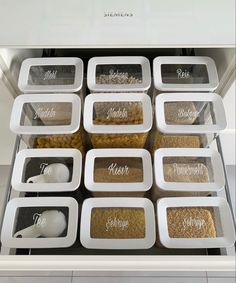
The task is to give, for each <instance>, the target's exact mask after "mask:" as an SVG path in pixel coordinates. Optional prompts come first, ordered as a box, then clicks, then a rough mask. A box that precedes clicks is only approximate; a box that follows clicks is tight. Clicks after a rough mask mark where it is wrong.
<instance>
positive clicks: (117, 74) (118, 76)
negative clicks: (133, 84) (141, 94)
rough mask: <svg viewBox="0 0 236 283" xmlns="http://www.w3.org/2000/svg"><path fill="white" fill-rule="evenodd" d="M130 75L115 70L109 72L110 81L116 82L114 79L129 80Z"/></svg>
mask: <svg viewBox="0 0 236 283" xmlns="http://www.w3.org/2000/svg"><path fill="white" fill-rule="evenodd" d="M128 78H129V74H128V72H119V71H118V70H117V71H115V70H113V69H110V70H109V79H110V80H114V79H128Z"/></svg>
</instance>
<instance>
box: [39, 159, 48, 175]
mask: <svg viewBox="0 0 236 283" xmlns="http://www.w3.org/2000/svg"><path fill="white" fill-rule="evenodd" d="M47 166H48V163H44V162H43V163H41V164H40V165H39V168H40V169H41V170H40V174H43V172H44V169H45V168H46V167H47Z"/></svg>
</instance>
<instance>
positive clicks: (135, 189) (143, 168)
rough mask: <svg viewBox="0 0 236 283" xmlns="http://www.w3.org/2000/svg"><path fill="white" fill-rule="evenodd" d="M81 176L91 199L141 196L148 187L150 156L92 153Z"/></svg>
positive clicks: (119, 151) (134, 151)
mask: <svg viewBox="0 0 236 283" xmlns="http://www.w3.org/2000/svg"><path fill="white" fill-rule="evenodd" d="M84 174H85V175H84V183H85V187H86V188H87V189H88V190H89V191H91V192H92V195H93V196H99V197H101V196H113V197H114V196H130V197H132V196H133V197H134V196H136V197H137V196H144V194H145V192H146V191H148V190H149V189H150V188H151V186H152V161H151V155H150V153H149V152H148V151H147V150H145V149H136V148H135V149H134V148H129V149H126V148H122V149H120V148H116V149H92V150H90V151H88V153H87V154H86V159H85V170H84Z"/></svg>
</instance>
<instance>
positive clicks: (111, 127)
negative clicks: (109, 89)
mask: <svg viewBox="0 0 236 283" xmlns="http://www.w3.org/2000/svg"><path fill="white" fill-rule="evenodd" d="M84 113H85V115H86V119H84V128H85V130H86V131H87V132H88V133H93V134H95V133H96V134H104V133H105V134H107V133H111V134H112V133H113V134H121V133H122V134H126V133H127V134H129V133H130V134H132V133H144V132H148V131H149V130H150V129H151V127H152V104H151V99H150V97H149V96H148V95H147V94H144V93H124V95H119V94H118V93H96V94H89V95H88V96H86V98H85V103H84ZM96 119H97V120H96ZM135 119H138V122H136V121H135ZM96 121H98V122H96Z"/></svg>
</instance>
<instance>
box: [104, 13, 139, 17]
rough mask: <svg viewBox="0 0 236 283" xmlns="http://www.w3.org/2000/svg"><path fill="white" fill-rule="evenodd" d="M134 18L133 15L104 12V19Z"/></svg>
mask: <svg viewBox="0 0 236 283" xmlns="http://www.w3.org/2000/svg"><path fill="white" fill-rule="evenodd" d="M133 16H134V14H133V13H126V12H108V13H107V12H105V13H104V18H132V17H133Z"/></svg>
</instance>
